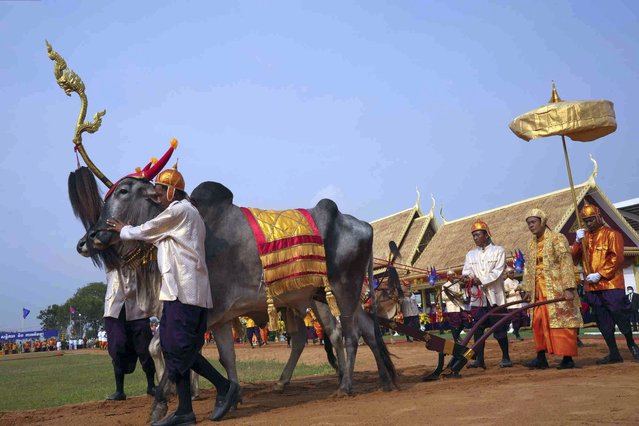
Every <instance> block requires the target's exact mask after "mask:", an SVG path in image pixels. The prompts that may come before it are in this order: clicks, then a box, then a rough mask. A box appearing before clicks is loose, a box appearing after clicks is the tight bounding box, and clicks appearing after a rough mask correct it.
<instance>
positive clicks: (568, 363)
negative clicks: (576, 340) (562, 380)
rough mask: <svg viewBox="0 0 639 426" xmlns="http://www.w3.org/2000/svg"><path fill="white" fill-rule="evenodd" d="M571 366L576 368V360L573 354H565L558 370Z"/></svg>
mask: <svg viewBox="0 0 639 426" xmlns="http://www.w3.org/2000/svg"><path fill="white" fill-rule="evenodd" d="M570 368H575V361H573V360H572V357H571V356H565V357H564V358H563V359H562V360H561V362H560V363H559V365H558V366H557V369H558V370H567V369H570Z"/></svg>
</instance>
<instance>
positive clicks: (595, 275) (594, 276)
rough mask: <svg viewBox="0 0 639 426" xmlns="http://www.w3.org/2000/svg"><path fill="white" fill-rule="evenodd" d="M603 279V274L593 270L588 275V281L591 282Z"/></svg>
mask: <svg viewBox="0 0 639 426" xmlns="http://www.w3.org/2000/svg"><path fill="white" fill-rule="evenodd" d="M600 279H601V274H600V273H599V272H593V273H592V274H588V276H587V277H586V281H588V282H589V283H598V282H599V280H600Z"/></svg>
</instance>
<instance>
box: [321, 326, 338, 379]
mask: <svg viewBox="0 0 639 426" xmlns="http://www.w3.org/2000/svg"><path fill="white" fill-rule="evenodd" d="M324 350H325V351H326V358H327V359H328V363H329V364H330V365H331V367H333V369H335V371H339V367H338V366H337V358H335V353H334V352H333V344H332V343H331V339H329V338H327V337H326V335H325V336H324Z"/></svg>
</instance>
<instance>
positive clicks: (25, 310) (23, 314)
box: [22, 308, 31, 319]
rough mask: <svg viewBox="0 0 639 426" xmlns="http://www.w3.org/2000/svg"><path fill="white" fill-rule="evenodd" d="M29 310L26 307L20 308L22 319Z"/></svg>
mask: <svg viewBox="0 0 639 426" xmlns="http://www.w3.org/2000/svg"><path fill="white" fill-rule="evenodd" d="M29 312H31V311H30V310H28V309H27V308H22V319H25V318H26V317H27V316H28V315H29Z"/></svg>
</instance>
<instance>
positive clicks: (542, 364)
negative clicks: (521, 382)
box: [526, 351, 548, 370]
mask: <svg viewBox="0 0 639 426" xmlns="http://www.w3.org/2000/svg"><path fill="white" fill-rule="evenodd" d="M526 367H528V368H533V369H535V370H544V369H546V368H548V360H547V359H546V351H539V352H537V358H535V359H533V360H532V361H529V362H527V363H526Z"/></svg>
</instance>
